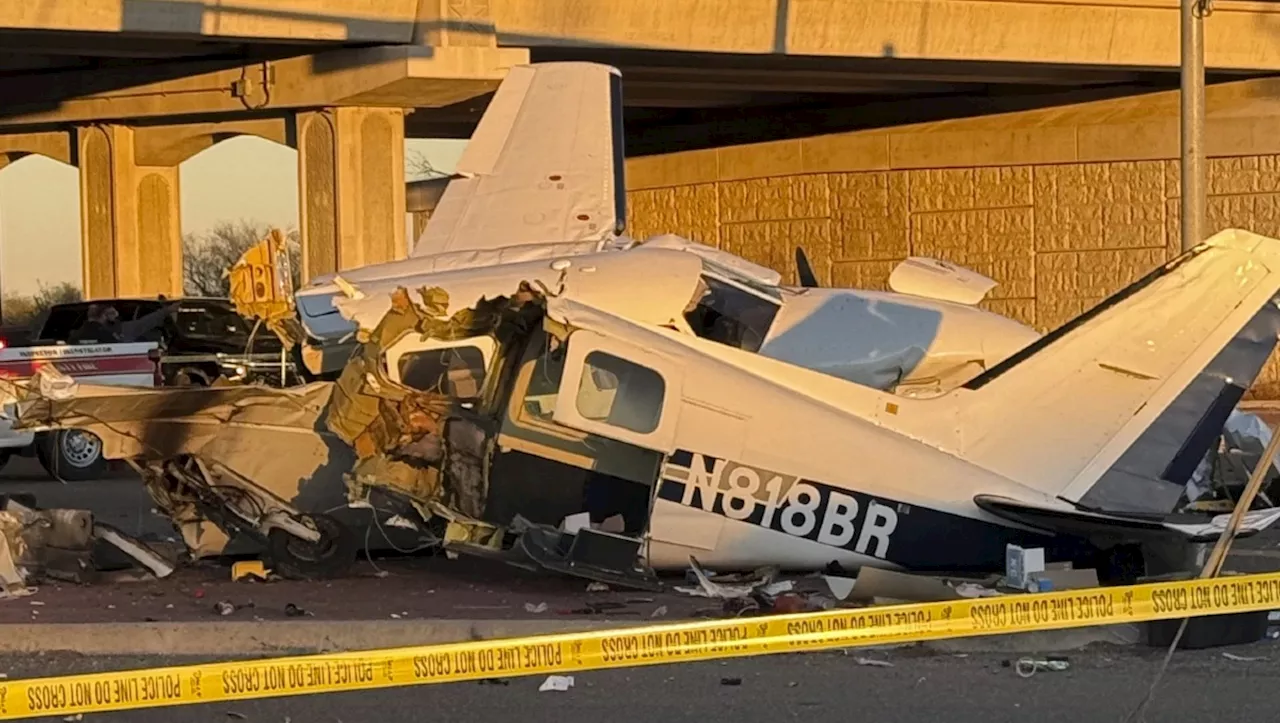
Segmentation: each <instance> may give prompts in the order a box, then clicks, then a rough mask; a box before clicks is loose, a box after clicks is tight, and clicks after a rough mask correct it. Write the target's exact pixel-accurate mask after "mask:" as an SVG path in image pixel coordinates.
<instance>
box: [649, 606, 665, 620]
mask: <svg viewBox="0 0 1280 723" xmlns="http://www.w3.org/2000/svg"><path fill="white" fill-rule="evenodd" d="M666 614H667V606H666V605H659V606H658V607H657V608H656V609H655V610H654V611H653V613H652V614H650V615H649V617H651V618H660V617H664V616H665V615H666Z"/></svg>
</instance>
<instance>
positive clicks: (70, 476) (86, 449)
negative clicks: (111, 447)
mask: <svg viewBox="0 0 1280 723" xmlns="http://www.w3.org/2000/svg"><path fill="white" fill-rule="evenodd" d="M36 457H37V458H38V459H39V460H40V465H41V466H43V467H44V469H45V471H46V472H48V473H49V474H50V475H51V476H53V477H54V478H55V479H63V480H67V481H68V482H79V481H82V480H92V479H98V478H100V477H104V476H106V473H107V467H108V465H107V458H106V457H103V456H102V440H101V439H99V438H98V435H96V434H93V433H92V432H85V431H83V430H80V429H61V430H58V431H57V432H49V433H48V434H44V435H41V438H40V440H39V441H38V442H37V443H36Z"/></svg>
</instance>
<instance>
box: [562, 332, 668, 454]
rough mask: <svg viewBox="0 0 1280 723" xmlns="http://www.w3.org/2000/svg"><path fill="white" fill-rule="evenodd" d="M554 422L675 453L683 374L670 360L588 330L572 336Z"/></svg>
mask: <svg viewBox="0 0 1280 723" xmlns="http://www.w3.org/2000/svg"><path fill="white" fill-rule="evenodd" d="M557 397H558V401H557V403H556V406H555V411H554V413H553V414H552V419H553V420H554V421H555V422H556V423H557V424H562V425H564V426H566V427H570V428H572V429H577V430H579V431H582V432H588V433H591V434H597V435H600V436H602V437H607V438H610V439H616V440H618V441H620V442H626V443H627V444H633V445H635V446H637V447H642V448H644V449H650V450H653V451H655V452H660V453H662V454H664V455H666V454H670V453H671V452H672V451H674V449H675V446H674V445H675V438H676V423H677V421H678V417H679V410H680V401H681V374H680V368H679V366H678V365H677V364H676V363H675V362H674V361H673V360H671V359H668V358H666V357H663V356H660V355H658V354H654V353H652V352H648V351H645V350H644V349H641V348H640V347H637V346H634V345H632V344H628V343H626V342H623V341H620V340H618V339H614V338H611V337H606V336H602V335H600V334H597V333H595V332H593V331H590V330H588V329H579V330H577V331H574V332H573V333H572V334H570V336H569V340H568V348H567V351H566V356H565V362H564V374H563V376H562V377H561V379H560V388H559V394H558V395H557Z"/></svg>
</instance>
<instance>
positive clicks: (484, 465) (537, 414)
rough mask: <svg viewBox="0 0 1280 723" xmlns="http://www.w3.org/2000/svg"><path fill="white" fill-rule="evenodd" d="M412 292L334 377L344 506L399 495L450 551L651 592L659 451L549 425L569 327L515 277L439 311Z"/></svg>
mask: <svg viewBox="0 0 1280 723" xmlns="http://www.w3.org/2000/svg"><path fill="white" fill-rule="evenodd" d="M416 296H417V297H418V298H417V299H414V298H413V297H412V296H411V295H410V293H409V292H408V291H407V290H405V289H403V288H399V289H397V290H396V291H395V292H394V293H393V294H392V304H391V308H390V310H389V311H388V312H387V313H386V314H385V315H384V316H383V317H382V319H381V321H380V322H379V323H378V325H377V326H376V327H375V328H374V329H372V330H362V331H361V339H360V341H361V342H362V343H361V346H360V349H359V351H357V352H356V354H355V355H354V356H353V357H352V359H351V360H350V362H348V364H347V366H346V368H345V370H344V371H343V374H342V376H341V378H340V379H339V380H338V381H337V383H336V385H335V389H334V393H333V398H332V400H331V402H330V405H329V409H328V413H327V417H326V423H327V425H328V428H329V429H330V430H331V431H332V432H333V433H334V434H336V435H337V436H338V437H340V438H341V439H342V440H343V441H345V442H347V443H348V444H349V445H351V447H352V449H354V450H355V454H356V457H357V461H356V463H355V465H354V467H353V469H352V471H351V474H350V475H349V476H348V479H347V485H348V494H349V496H350V500H351V502H352V504H356V505H359V504H362V503H364V502H366V501H368V500H369V499H370V496H371V495H373V494H374V493H375V492H376V493H379V494H382V495H387V496H389V497H390V498H392V499H393V500H400V501H402V502H405V503H407V504H408V506H409V507H411V508H412V509H413V510H414V511H415V512H416V513H417V514H418V515H419V516H420V517H421V518H422V519H423V521H424V522H425V523H426V525H427V527H428V528H429V529H431V530H432V532H433V533H434V534H435V535H436V536H437V537H438V538H439V539H440V541H441V544H442V545H443V547H444V548H445V549H446V550H447V551H450V552H456V553H464V554H468V555H478V556H482V557H487V558H491V559H498V560H502V561H504V562H507V563H510V564H514V565H517V566H521V567H525V568H529V569H538V568H543V569H548V570H553V571H558V572H564V573H569V574H574V575H578V576H582V577H585V578H589V579H593V580H599V581H602V582H610V583H614V584H619V585H625V586H630V587H638V588H651V587H655V586H656V584H657V583H656V576H655V575H654V574H653V572H652V571H651V570H650V569H649V568H648V567H647V565H646V564H645V563H644V560H643V556H642V554H641V550H642V541H643V536H644V532H645V530H646V528H647V521H648V513H649V497H650V492H651V490H652V488H653V479H654V477H655V476H656V474H657V470H658V465H659V462H660V458H659V456H658V455H653V454H647V453H641V452H643V451H642V450H638V449H636V448H633V447H630V446H629V445H621V444H619V443H617V442H615V441H614V440H610V439H606V438H603V437H596V436H594V435H590V434H586V433H582V432H578V431H576V430H573V429H569V428H567V427H564V426H562V425H559V424H555V423H554V422H552V420H551V407H552V406H553V405H554V401H555V397H556V394H557V390H558V388H559V384H560V373H561V371H562V367H563V363H564V352H565V340H566V337H567V335H568V332H569V331H570V330H569V329H568V328H566V327H564V326H563V325H560V324H558V323H557V322H555V321H554V320H552V319H551V318H549V317H548V316H547V315H546V299H547V297H546V295H544V294H543V293H541V292H539V291H537V290H535V289H534V288H533V287H532V286H530V285H529V284H527V283H522V284H521V285H520V287H519V289H517V290H516V291H515V293H514V294H512V295H511V296H502V297H498V298H495V299H492V300H490V299H481V300H480V302H479V303H478V304H477V305H476V306H474V307H471V308H466V309H462V310H460V311H458V312H457V313H456V314H454V315H452V316H448V317H446V316H445V312H446V310H447V309H448V307H449V300H448V295H447V293H446V292H445V291H444V290H443V289H441V288H438V287H433V288H430V289H426V288H424V289H421V290H419V291H418V292H417V294H416ZM614 382H616V380H614ZM600 386H602V387H605V388H607V387H608V386H609V381H608V380H605V383H604V384H602V385H600ZM615 386H616V384H615ZM624 447H625V449H623V448H624ZM584 513H585V514H586V515H587V517H588V518H589V520H590V523H591V524H585V525H583V526H582V527H581V528H580V529H577V530H574V531H571V532H567V531H563V530H561V529H560V524H561V522H562V521H563V520H565V518H567V517H571V516H574V515H581V514H584ZM618 516H620V517H621V519H622V520H623V522H622V524H621V525H616V526H615V529H616V530H617V531H616V532H605V531H603V530H601V529H599V523H601V522H602V521H603V520H605V519H606V518H610V517H618Z"/></svg>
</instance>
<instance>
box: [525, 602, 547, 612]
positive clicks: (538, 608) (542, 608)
mask: <svg viewBox="0 0 1280 723" xmlns="http://www.w3.org/2000/svg"><path fill="white" fill-rule="evenodd" d="M524 611H525V612H527V613H545V612H546V611H547V604H546V603H544V602H540V603H538V604H537V605H534V604H533V603H525V604H524Z"/></svg>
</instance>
